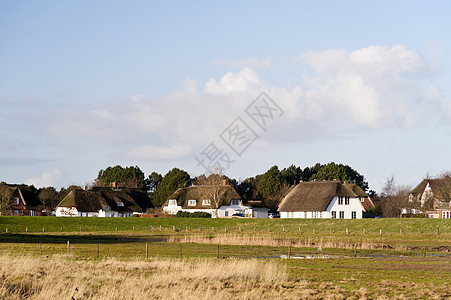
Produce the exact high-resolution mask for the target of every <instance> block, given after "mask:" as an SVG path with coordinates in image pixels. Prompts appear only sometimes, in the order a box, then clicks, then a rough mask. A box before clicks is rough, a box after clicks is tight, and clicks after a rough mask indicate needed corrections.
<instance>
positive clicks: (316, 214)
mask: <svg viewBox="0 0 451 300" xmlns="http://www.w3.org/2000/svg"><path fill="white" fill-rule="evenodd" d="M362 200H364V199H363V198H362V196H359V195H357V194H356V193H355V192H354V191H353V190H352V187H351V186H349V185H347V184H344V183H342V182H341V181H338V180H337V181H335V180H334V181H309V182H300V183H299V184H298V185H296V186H294V187H292V188H291V189H290V190H289V191H288V193H287V194H286V195H285V197H284V198H283V199H282V200H281V201H280V203H279V208H278V211H279V214H280V217H281V218H306V219H313V218H321V219H361V218H362V216H363V212H364V211H365V208H364V206H363V204H362V203H363V201H362Z"/></svg>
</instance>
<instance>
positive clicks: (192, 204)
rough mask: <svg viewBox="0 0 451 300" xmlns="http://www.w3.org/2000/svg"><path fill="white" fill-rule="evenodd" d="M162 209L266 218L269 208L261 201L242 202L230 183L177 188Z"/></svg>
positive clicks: (224, 215)
mask: <svg viewBox="0 0 451 300" xmlns="http://www.w3.org/2000/svg"><path fill="white" fill-rule="evenodd" d="M162 209H163V211H165V212H167V213H168V214H172V215H175V214H177V212H179V211H184V212H191V213H193V212H206V213H209V214H211V216H212V218H216V217H218V218H224V217H232V216H233V215H234V214H242V215H243V216H244V217H248V218H267V217H268V212H269V209H268V208H266V207H265V206H264V205H263V204H262V202H261V201H249V202H244V201H243V200H242V199H241V197H240V195H238V193H237V192H236V191H235V189H234V188H233V187H232V186H230V185H226V184H223V185H193V186H190V187H186V188H179V189H178V190H176V191H175V192H174V193H173V194H172V195H170V196H169V198H168V200H167V201H166V202H165V203H164V204H163V206H162Z"/></svg>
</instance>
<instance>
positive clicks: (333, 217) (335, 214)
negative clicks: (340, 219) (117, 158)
mask: <svg viewBox="0 0 451 300" xmlns="http://www.w3.org/2000/svg"><path fill="white" fill-rule="evenodd" d="M336 218H337V212H336V211H333V212H332V219H336Z"/></svg>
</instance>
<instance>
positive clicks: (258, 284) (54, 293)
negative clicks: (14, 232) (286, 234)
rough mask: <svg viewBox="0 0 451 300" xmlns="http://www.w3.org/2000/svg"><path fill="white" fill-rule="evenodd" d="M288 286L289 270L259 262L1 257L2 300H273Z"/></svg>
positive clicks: (0, 292) (274, 264) (0, 286)
mask: <svg viewBox="0 0 451 300" xmlns="http://www.w3.org/2000/svg"><path fill="white" fill-rule="evenodd" d="M286 280H287V272H286V268H285V267H283V266H281V265H278V264H276V263H269V264H268V263H265V262H262V261H256V260H211V259H203V260H152V261H119V260H116V259H107V260H103V261H100V262H96V261H86V260H74V258H72V257H66V256H54V257H52V258H50V259H40V258H36V257H30V256H23V257H10V256H2V257H0V282H1V283H0V299H22V298H32V299H71V297H74V298H75V299H163V298H164V299H207V298H211V297H213V296H215V297H220V298H222V299H225V298H237V299H250V298H259V297H260V296H261V295H263V294H264V295H267V296H269V297H270V298H271V297H272V296H274V297H275V295H276V294H277V292H276V291H277V287H278V286H280V285H281V283H282V282H285V281H286Z"/></svg>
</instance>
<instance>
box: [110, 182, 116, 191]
mask: <svg viewBox="0 0 451 300" xmlns="http://www.w3.org/2000/svg"><path fill="white" fill-rule="evenodd" d="M111 187H112V188H113V189H115V188H117V182H116V181H113V182H112V183H111Z"/></svg>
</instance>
